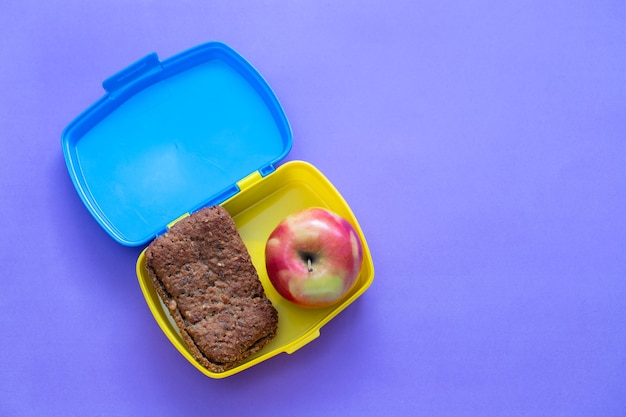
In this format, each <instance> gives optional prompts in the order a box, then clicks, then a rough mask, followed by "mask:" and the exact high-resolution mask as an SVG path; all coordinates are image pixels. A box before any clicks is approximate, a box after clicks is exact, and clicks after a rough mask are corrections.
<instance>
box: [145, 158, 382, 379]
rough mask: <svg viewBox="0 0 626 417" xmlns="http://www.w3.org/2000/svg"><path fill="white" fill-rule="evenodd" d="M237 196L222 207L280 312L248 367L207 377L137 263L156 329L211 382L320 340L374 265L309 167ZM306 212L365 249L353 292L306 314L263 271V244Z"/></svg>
mask: <svg viewBox="0 0 626 417" xmlns="http://www.w3.org/2000/svg"><path fill="white" fill-rule="evenodd" d="M244 182H245V184H242V185H241V191H240V192H239V193H238V194H237V195H235V196H234V197H231V198H230V199H228V200H227V201H225V202H224V203H223V204H222V205H223V206H224V208H226V209H227V210H228V212H229V213H230V214H231V216H232V217H233V218H234V220H235V224H236V225H237V229H238V230H239V233H240V234H241V237H242V238H243V241H244V243H245V244H246V247H247V248H248V251H249V252H250V255H251V257H252V262H253V264H254V266H255V267H256V269H257V271H258V273H259V278H260V279H261V283H262V284H263V287H264V288H265V293H266V294H267V296H268V298H269V299H270V300H271V302H272V304H273V305H274V307H276V309H277V310H278V318H279V319H278V331H277V335H276V338H274V340H272V341H271V342H270V343H269V344H268V345H267V346H265V347H264V348H263V350H261V351H260V352H258V353H257V354H256V355H254V356H253V357H251V358H250V359H249V360H248V361H246V362H245V363H243V364H242V365H239V366H238V367H236V368H233V369H230V370H228V371H226V372H222V373H216V372H211V371H209V370H207V369H206V368H204V367H203V366H202V365H200V364H199V363H198V362H197V361H196V360H195V359H194V358H193V357H192V356H191V354H190V353H189V351H188V350H187V349H186V347H185V345H184V343H183V341H182V339H181V337H180V334H179V332H178V329H177V327H176V325H175V324H174V322H173V320H172V319H171V317H170V316H169V313H168V311H167V308H165V306H164V305H163V303H162V302H161V301H160V298H159V296H158V295H157V294H156V292H155V290H154V287H153V285H152V282H151V281H150V277H149V276H148V274H147V272H146V270H145V256H144V254H145V250H144V251H143V252H142V253H141V255H140V256H139V259H138V261H137V276H138V278H139V284H140V285H141V289H142V291H143V294H144V296H145V297H146V301H147V303H148V306H149V307H150V310H151V311H152V314H153V315H154V317H155V319H156V321H157V323H158V324H159V326H160V327H161V329H162V330H163V332H164V333H165V335H166V336H167V338H168V339H169V340H170V341H171V342H172V344H173V345H174V346H175V347H176V349H178V351H179V352H180V353H181V354H182V355H183V356H184V357H185V358H186V359H187V360H188V361H189V362H191V363H192V364H193V365H194V366H195V367H196V368H198V370H199V371H200V372H202V373H204V374H205V375H207V376H209V377H212V378H224V377H227V376H229V375H233V374H235V373H237V372H240V371H243V370H244V369H247V368H249V367H251V366H253V365H256V364H257V363H259V362H262V361H264V360H267V359H269V358H271V357H272V356H275V355H278V354H279V353H283V352H285V353H293V352H295V351H296V350H298V349H299V348H301V347H302V346H304V345H306V344H307V343H309V342H310V341H312V340H314V339H315V338H317V337H318V336H319V335H320V329H321V327H322V326H324V324H326V323H328V321H329V320H331V319H332V318H333V317H335V316H336V315H337V314H339V312H341V311H342V310H343V309H345V308H346V307H347V306H348V305H350V304H351V303H352V302H353V301H354V300H356V299H357V298H358V297H359V296H360V295H361V294H363V292H365V290H366V289H367V288H368V287H369V286H370V285H371V283H372V280H373V278H374V265H373V263H372V258H371V255H370V251H369V249H368V246H367V242H366V240H365V236H363V232H362V230H361V227H360V226H359V224H358V222H357V220H356V218H355V217H354V214H353V213H352V210H350V207H349V206H348V204H347V203H346V201H345V200H344V199H343V198H342V196H341V194H339V192H338V191H337V190H336V189H335V187H334V186H333V185H332V183H331V182H330V181H328V180H327V179H326V178H325V177H324V176H323V175H322V173H321V172H320V171H318V170H317V169H316V168H315V167H314V166H313V165H311V164H309V163H307V162H302V161H293V162H288V163H286V164H284V165H282V166H280V167H278V168H277V169H276V171H275V172H274V173H272V174H271V175H269V176H267V177H265V178H261V177H260V176H256V175H255V176H254V178H250V179H247V180H246V181H244ZM306 207H324V208H327V209H329V210H332V211H334V212H335V213H337V214H339V215H341V216H342V217H344V218H345V219H347V220H348V221H349V222H350V223H352V225H353V226H354V228H355V230H356V231H357V233H358V234H359V237H360V238H361V242H362V244H363V266H362V269H361V273H360V275H359V277H358V279H357V283H356V285H355V286H354V287H353V289H352V291H351V292H350V293H349V294H348V295H347V296H346V298H344V299H343V300H342V301H341V302H340V303H338V304H336V305H333V306H330V307H326V308H320V309H307V308H302V307H298V306H296V305H294V304H293V303H291V302H289V301H287V300H285V299H284V298H282V297H281V296H280V295H279V294H278V293H277V292H276V290H275V289H274V288H273V286H272V284H271V283H270V281H269V279H268V277H267V272H266V270H265V242H267V238H268V237H269V235H270V233H271V232H272V230H273V229H274V228H275V227H276V225H277V224H278V222H279V221H280V220H282V219H283V218H284V217H286V216H288V215H290V214H292V213H295V212H296V211H299V210H301V209H304V208H306Z"/></svg>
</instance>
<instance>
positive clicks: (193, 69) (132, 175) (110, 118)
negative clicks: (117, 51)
mask: <svg viewBox="0 0 626 417" xmlns="http://www.w3.org/2000/svg"><path fill="white" fill-rule="evenodd" d="M103 87H104V89H105V90H106V92H107V93H106V94H105V96H104V97H102V98H101V99H100V100H99V101H97V102H96V103H95V104H94V105H93V106H91V107H90V108H89V109H87V110H86V111H85V112H83V113H82V114H81V115H80V116H78V117H77V118H76V119H75V120H74V121H72V123H70V125H68V126H67V128H66V129H65V131H64V132H63V135H62V146H63V153H64V157H65V160H66V164H67V167H68V170H69V173H70V176H71V178H72V181H73V182H74V185H75V187H76V189H77V191H78V194H79V195H80V197H81V198H82V200H83V202H84V203H85V205H86V206H87V208H88V209H89V211H90V212H91V213H92V215H93V216H94V218H95V219H96V220H97V221H98V222H99V223H100V224H101V225H102V227H103V228H104V229H105V230H106V231H107V232H108V233H109V234H110V235H111V236H112V237H113V238H114V239H116V240H117V241H118V242H120V243H121V244H124V245H129V246H138V245H141V244H144V243H146V242H148V241H150V240H152V239H153V238H154V237H155V236H157V235H159V234H161V233H163V232H164V231H165V230H166V226H167V224H168V223H170V222H171V221H173V220H174V219H176V218H178V217H180V216H181V215H184V214H185V213H191V212H193V211H196V210H197V209H199V208H200V207H203V206H205V205H209V204H219V203H221V202H222V201H224V200H226V199H227V198H229V197H230V196H232V195H234V194H236V193H237V192H238V191H239V188H238V186H237V182H239V181H241V180H242V179H244V178H246V177H248V176H249V175H251V174H252V175H254V174H255V173H258V174H259V175H261V176H265V175H267V174H269V173H271V172H272V171H273V170H274V164H275V163H276V162H278V161H279V160H281V159H283V158H284V156H285V155H286V154H287V153H288V152H289V150H290V148H291V141H292V136H291V130H290V127H289V124H288V122H287V119H286V117H285V114H284V112H283V110H282V107H281V106H280V104H279V102H278V100H277V99H276V97H275V95H274V93H273V92H272V90H271V89H270V87H269V86H268V84H267V83H266V82H265V81H264V80H263V78H262V77H261V76H260V75H259V73H258V72H257V71H256V70H255V69H254V68H253V67H252V66H251V65H250V64H249V63H248V62H247V61H246V60H245V59H243V58H242V57H241V56H239V55H238V54H237V53H236V52H235V51H233V50H232V49H230V48H229V47H228V46H226V45H224V44H221V43H216V42H212V43H207V44H204V45H200V46H198V47H195V48H192V49H190V50H188V51H186V52H183V53H181V54H178V55H176V56H173V57H171V58H169V59H167V60H165V61H163V62H161V61H159V58H158V57H157V55H156V54H155V53H153V54H150V55H148V56H146V57H144V58H142V59H140V60H139V61H137V62H135V63H134V64H132V65H130V66H129V67H127V68H125V69H124V70H122V71H120V72H119V73H117V74H115V75H113V76H112V77H110V78H108V79H107V80H105V81H104V82H103Z"/></svg>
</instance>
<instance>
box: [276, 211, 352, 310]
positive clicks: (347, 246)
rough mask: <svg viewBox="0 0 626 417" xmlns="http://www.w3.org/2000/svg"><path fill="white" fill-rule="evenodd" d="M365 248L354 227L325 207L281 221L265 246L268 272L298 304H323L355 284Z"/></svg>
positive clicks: (302, 212) (284, 293)
mask: <svg viewBox="0 0 626 417" xmlns="http://www.w3.org/2000/svg"><path fill="white" fill-rule="evenodd" d="M362 260H363V248H362V246H361V241H360V239H359V235H358V234H357V232H356V231H355V230H354V227H352V225H351V224H350V223H349V222H348V221H347V220H346V219H344V218H343V217H341V216H339V215H337V214H335V213H333V212H331V211H329V210H326V209H323V208H308V209H305V210H302V211H299V212H297V213H294V214H292V215H290V216H288V217H286V218H285V219H283V220H282V221H281V222H280V223H279V224H278V226H276V228H275V229H274V231H273V232H272V233H271V234H270V236H269V238H268V240H267V244H266V246H265V265H266V267H267V275H268V277H269V279H270V281H271V282H272V285H273V286H274V288H276V291H278V293H279V294H280V295H282V296H283V297H284V298H286V299H287V300H289V301H291V302H293V303H295V304H297V305H299V306H302V307H326V306H329V305H332V304H334V303H336V302H338V301H339V300H341V299H342V298H343V296H344V295H345V294H346V293H347V292H348V291H349V290H350V289H351V288H352V286H353V285H354V283H355V281H356V278H357V276H358V275H359V271H360V270H361V262H362Z"/></svg>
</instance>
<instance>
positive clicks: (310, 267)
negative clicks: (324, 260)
mask: <svg viewBox="0 0 626 417" xmlns="http://www.w3.org/2000/svg"><path fill="white" fill-rule="evenodd" d="M306 260H307V265H308V266H309V272H313V267H312V266H311V258H307V259H306Z"/></svg>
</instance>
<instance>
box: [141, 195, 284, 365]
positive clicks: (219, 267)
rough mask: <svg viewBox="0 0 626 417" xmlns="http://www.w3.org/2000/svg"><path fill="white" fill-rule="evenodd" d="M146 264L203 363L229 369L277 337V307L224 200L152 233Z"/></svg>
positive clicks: (198, 359)
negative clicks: (220, 203)
mask: <svg viewBox="0 0 626 417" xmlns="http://www.w3.org/2000/svg"><path fill="white" fill-rule="evenodd" d="M146 268H147V271H148V274H149V276H150V279H151V281H152V283H153V285H154V287H155V289H156V292H157V294H158V295H159V297H161V300H162V301H163V304H164V305H165V306H166V307H167V309H168V311H169V313H170V315H171V316H172V318H173V319H174V322H175V323H176V325H177V326H178V328H179V330H180V333H181V336H182V339H183V341H184V343H185V345H186V347H187V349H188V350H189V352H190V353H191V355H192V356H193V357H194V359H196V361H198V363H200V364H201V365H202V366H204V367H205V368H207V369H208V370H210V371H212V372H224V371H226V370H228V369H232V368H234V367H236V366H238V365H240V364H241V363H243V362H244V361H245V360H246V359H247V358H249V357H250V356H251V355H253V354H254V353H256V352H258V351H259V350H261V349H262V348H263V347H264V346H265V345H266V344H267V343H268V342H269V341H270V340H272V339H273V338H274V337H275V335H276V330H277V327H278V313H277V311H276V309H275V308H274V306H273V305H272V304H271V302H270V300H269V299H268V298H267V297H266V295H265V292H264V289H263V285H262V284H261V281H260V280H259V277H258V274H257V271H256V269H255V268H254V265H253V264H252V261H251V259H250V255H249V253H248V250H247V248H246V247H245V245H244V243H243V240H242V239H241V236H240V235H239V232H238V231H237V229H236V227H235V223H234V221H233V219H232V218H231V216H230V214H229V213H228V212H227V211H226V210H225V209H224V208H223V207H221V206H213V207H206V208H204V209H202V210H200V211H198V212H196V213H193V214H191V215H190V216H188V217H186V218H184V219H182V220H180V221H179V222H177V223H176V224H174V225H173V226H172V227H171V228H170V230H169V231H168V232H166V233H165V234H163V235H161V236H159V237H158V238H156V239H155V240H154V241H153V242H152V243H151V244H150V245H149V246H148V248H147V249H146Z"/></svg>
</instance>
